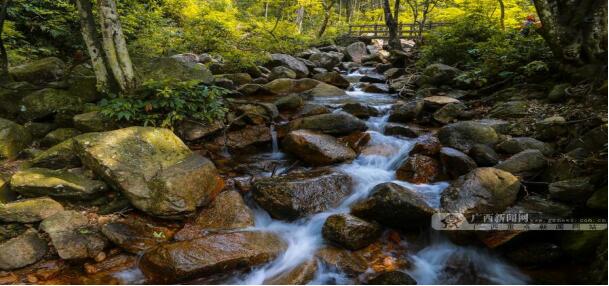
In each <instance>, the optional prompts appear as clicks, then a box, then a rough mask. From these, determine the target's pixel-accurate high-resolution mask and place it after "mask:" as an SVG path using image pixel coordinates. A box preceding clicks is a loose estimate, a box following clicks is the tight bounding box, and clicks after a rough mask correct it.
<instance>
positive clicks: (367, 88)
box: [362, 84, 389, 93]
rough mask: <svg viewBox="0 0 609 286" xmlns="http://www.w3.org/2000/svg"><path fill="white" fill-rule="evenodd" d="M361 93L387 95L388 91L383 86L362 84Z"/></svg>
mask: <svg viewBox="0 0 609 286" xmlns="http://www.w3.org/2000/svg"><path fill="white" fill-rule="evenodd" d="M362 91H363V92H367V93H389V89H388V88H387V86H386V85H383V84H362Z"/></svg>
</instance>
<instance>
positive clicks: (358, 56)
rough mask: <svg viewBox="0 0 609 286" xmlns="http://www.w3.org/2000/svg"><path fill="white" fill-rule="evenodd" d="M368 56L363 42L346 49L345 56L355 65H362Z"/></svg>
mask: <svg viewBox="0 0 609 286" xmlns="http://www.w3.org/2000/svg"><path fill="white" fill-rule="evenodd" d="M367 54H368V50H366V44H364V43H363V42H355V43H353V44H351V45H349V46H347V47H346V48H345V55H346V56H347V58H348V59H350V60H351V61H353V62H355V63H361V62H362V58H363V57H364V56H365V55H367Z"/></svg>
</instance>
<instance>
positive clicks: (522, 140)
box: [496, 137, 553, 156]
mask: <svg viewBox="0 0 609 286" xmlns="http://www.w3.org/2000/svg"><path fill="white" fill-rule="evenodd" d="M496 148H497V150H498V151H500V152H503V153H507V154H516V153H519V152H522V151H524V150H527V149H535V150H539V151H541V153H543V154H544V155H546V156H549V155H551V154H552V152H553V150H552V147H551V146H550V145H549V144H547V143H544V142H542V141H539V140H537V139H535V138H530V137H512V138H508V139H507V140H505V141H503V142H501V143H499V144H497V147H496Z"/></svg>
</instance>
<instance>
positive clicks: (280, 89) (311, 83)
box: [263, 78, 321, 95]
mask: <svg viewBox="0 0 609 286" xmlns="http://www.w3.org/2000/svg"><path fill="white" fill-rule="evenodd" d="M320 83H321V82H320V81H318V80H314V79H311V78H301V79H291V78H278V79H276V80H273V81H271V82H269V83H267V84H265V85H264V86H263V89H264V90H266V91H268V92H270V93H273V94H277V95H285V94H290V93H301V92H305V91H307V90H310V89H312V88H314V87H316V86H317V85H318V84H320Z"/></svg>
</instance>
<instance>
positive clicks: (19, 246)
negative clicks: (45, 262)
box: [0, 229, 47, 270]
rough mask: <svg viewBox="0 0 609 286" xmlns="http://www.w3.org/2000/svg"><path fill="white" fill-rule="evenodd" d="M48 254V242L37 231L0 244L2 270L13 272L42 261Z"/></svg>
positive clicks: (31, 231)
mask: <svg viewBox="0 0 609 286" xmlns="http://www.w3.org/2000/svg"><path fill="white" fill-rule="evenodd" d="M46 252H47V242H46V241H45V240H44V239H42V238H41V237H40V236H39V235H38V233H37V232H36V231H35V230H32V229H30V230H27V231H26V232H25V233H23V234H21V235H20V236H17V237H15V238H12V239H9V240H8V241H5V242H2V243H0V269H2V270H13V269H18V268H21V267H24V266H27V265H30V264H34V263H36V262H37V261H38V260H40V259H42V257H44V255H45V254H46Z"/></svg>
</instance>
